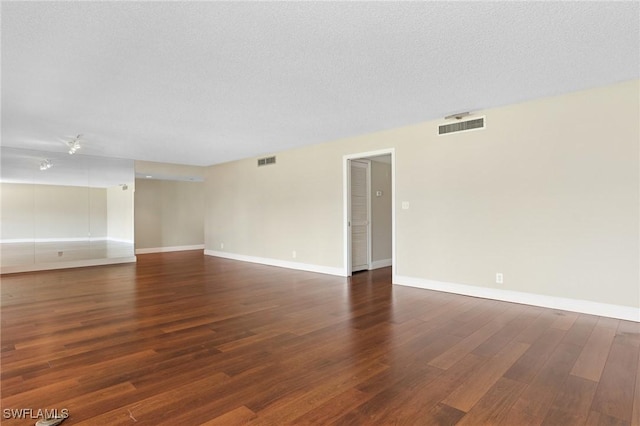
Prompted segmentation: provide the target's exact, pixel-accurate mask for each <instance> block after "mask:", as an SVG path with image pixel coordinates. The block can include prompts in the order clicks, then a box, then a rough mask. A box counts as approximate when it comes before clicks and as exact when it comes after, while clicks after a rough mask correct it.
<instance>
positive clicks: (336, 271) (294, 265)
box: [204, 250, 344, 277]
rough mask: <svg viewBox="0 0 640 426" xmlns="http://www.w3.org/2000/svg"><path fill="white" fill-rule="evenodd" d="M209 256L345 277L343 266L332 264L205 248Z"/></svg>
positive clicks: (205, 252)
mask: <svg viewBox="0 0 640 426" xmlns="http://www.w3.org/2000/svg"><path fill="white" fill-rule="evenodd" d="M204 254H206V255H207V256H215V257H223V258H225V259H232V260H240V261H242V262H251V263H259V264H261V265H269V266H278V267H280V268H288V269H296V270H299V271H308V272H317V273H320V274H328V275H338V276H340V277H344V269H343V268H333V267H331V266H320V265H310V264H307V263H299V262H289V261H286V260H278V259H268V258H264V257H255V256H245V255H243V254H235V253H228V252H225V251H215V250H205V251H204Z"/></svg>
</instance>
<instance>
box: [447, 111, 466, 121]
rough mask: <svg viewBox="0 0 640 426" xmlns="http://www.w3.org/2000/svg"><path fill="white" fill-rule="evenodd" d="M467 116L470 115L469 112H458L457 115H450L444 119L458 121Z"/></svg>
mask: <svg viewBox="0 0 640 426" xmlns="http://www.w3.org/2000/svg"><path fill="white" fill-rule="evenodd" d="M467 115H471V113H470V112H468V111H466V112H459V113H457V114H451V115H447V116H446V117H445V118H444V119H445V120H448V119H450V118H455V119H456V120H460V119H461V118H463V117H466V116H467Z"/></svg>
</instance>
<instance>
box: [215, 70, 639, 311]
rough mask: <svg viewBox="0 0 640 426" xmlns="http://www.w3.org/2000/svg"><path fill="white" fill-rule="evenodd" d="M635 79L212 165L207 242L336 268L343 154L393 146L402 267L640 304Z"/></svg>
mask: <svg viewBox="0 0 640 426" xmlns="http://www.w3.org/2000/svg"><path fill="white" fill-rule="evenodd" d="M638 83H639V82H638V81H631V82H625V83H621V84H617V85H614V86H610V87H604V88H598V89H593V90H588V91H583V92H578V93H572V94H568V95H564V96H559V97H554V98H547V99H540V100H536V101H532V102H527V103H522V104H518V105H512V106H507V107H503V108H497V109H492V110H487V111H484V112H482V114H484V115H486V121H487V128H486V129H485V130H481V131H473V132H467V133H460V134H454V135H447V136H442V137H440V136H437V126H438V124H440V123H442V122H443V120H436V121H431V122H426V123H421V124H418V125H415V126H409V127H404V128H400V129H394V130H390V131H385V132H380V133H375V134H370V135H363V136H358V137H354V138H348V139H343V140H338V141H334V142H330V143H326V144H321V145H315V146H311V147H306V148H301V149H296V150H292V151H287V152H282V153H279V154H277V164H276V165H274V166H267V167H261V168H257V167H256V160H255V159H247V160H242V161H236V162H232V163H227V164H222V165H216V166H212V167H210V168H208V170H207V174H206V182H205V197H206V217H205V244H206V248H207V249H209V250H216V251H220V250H221V249H220V244H221V243H224V250H223V251H228V252H230V253H234V254H241V255H246V256H256V257H263V258H268V259H275V260H287V261H291V260H292V256H291V251H292V250H296V251H297V254H298V258H297V259H296V261H298V262H301V263H307V264H314V265H319V266H327V267H339V268H342V267H343V207H342V191H343V186H342V185H343V183H342V162H343V155H346V154H354V153H359V152H367V151H372V150H376V149H385V148H395V153H396V191H395V194H394V196H395V200H396V265H395V266H396V274H397V275H398V276H404V277H414V278H417V279H424V280H438V281H442V282H448V283H457V284H466V285H469V286H479V287H486V288H497V289H502V290H513V291H518V292H527V293H534V294H540V295H548V296H555V297H562V298H573V299H582V300H588V301H595V302H600V303H606V304H615V305H623V306H631V307H639V306H640V286H639V282H640V277H639V272H640V265H639V262H640V260H639V259H640V249H639V233H640V231H639V228H640V227H639V217H640V211H639V204H640V203H639V193H640V186H639V185H640V184H639V168H640V167H639V152H638V151H639V148H638V140H639V137H640V135H639V126H638V116H639V114H640V107H639V96H638V95H639V92H640V88H639V84H638ZM427 101H428V100H427ZM402 201H408V202H409V203H410V208H409V209H408V210H402V209H401V207H400V206H401V202H402ZM496 272H502V273H503V274H504V280H505V281H504V284H495V282H494V281H495V274H496Z"/></svg>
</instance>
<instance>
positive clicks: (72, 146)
mask: <svg viewBox="0 0 640 426" xmlns="http://www.w3.org/2000/svg"><path fill="white" fill-rule="evenodd" d="M81 137H82V135H78V136H76V137H75V138H74V139H73V140H70V141H69V142H67V145H69V155H73V154H75V153H76V151H77V150H79V149H80V148H82V146H81V145H80V138H81Z"/></svg>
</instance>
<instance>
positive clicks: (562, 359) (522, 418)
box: [505, 343, 581, 425]
mask: <svg viewBox="0 0 640 426" xmlns="http://www.w3.org/2000/svg"><path fill="white" fill-rule="evenodd" d="M580 350H581V348H580V347H579V346H575V345H569V344H565V343H560V344H559V345H558V346H556V348H555V350H554V351H553V353H552V354H551V356H550V357H549V358H548V359H547V361H546V362H545V363H544V365H543V366H542V368H541V369H540V372H539V373H538V374H537V375H536V376H535V378H534V379H533V380H532V381H531V383H530V384H529V385H528V386H527V387H526V388H525V390H524V391H523V392H522V394H521V395H520V398H518V400H517V401H516V402H515V404H513V407H512V408H511V410H510V411H509V413H508V415H507V417H506V420H505V422H506V424H513V425H520V424H541V423H542V422H543V421H544V419H545V417H546V416H547V413H548V412H549V410H550V409H551V405H552V403H553V401H554V399H555V397H556V395H557V394H558V392H560V389H562V386H563V384H564V382H565V380H567V378H568V377H569V372H570V371H571V369H572V368H573V365H574V364H575V362H576V359H577V358H578V355H579V354H580Z"/></svg>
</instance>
